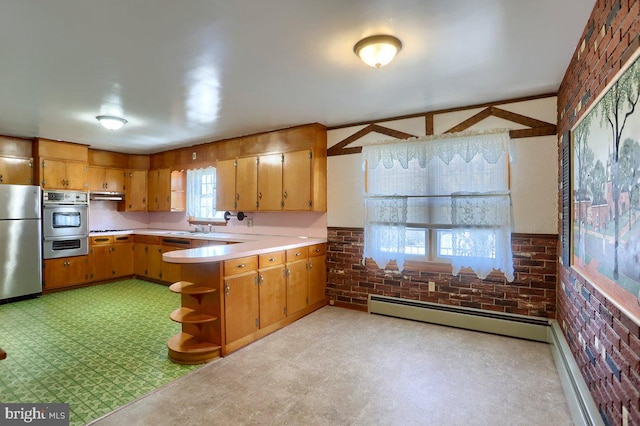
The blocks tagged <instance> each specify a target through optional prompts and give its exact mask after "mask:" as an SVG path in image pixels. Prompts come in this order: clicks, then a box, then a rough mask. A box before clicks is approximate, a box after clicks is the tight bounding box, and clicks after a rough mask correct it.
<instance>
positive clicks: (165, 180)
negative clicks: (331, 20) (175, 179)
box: [157, 169, 171, 212]
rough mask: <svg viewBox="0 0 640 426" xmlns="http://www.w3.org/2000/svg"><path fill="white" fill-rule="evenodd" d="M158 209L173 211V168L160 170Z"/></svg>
mask: <svg viewBox="0 0 640 426" xmlns="http://www.w3.org/2000/svg"><path fill="white" fill-rule="evenodd" d="M157 195H158V210H159V211H163V212H168V211H171V170H169V169H160V170H158V192H157Z"/></svg>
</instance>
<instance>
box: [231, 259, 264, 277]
mask: <svg viewBox="0 0 640 426" xmlns="http://www.w3.org/2000/svg"><path fill="white" fill-rule="evenodd" d="M256 269H258V256H247V257H241V258H238V259H232V260H225V261H224V275H225V276H227V275H234V274H242V273H244V272H249V271H254V270H256Z"/></svg>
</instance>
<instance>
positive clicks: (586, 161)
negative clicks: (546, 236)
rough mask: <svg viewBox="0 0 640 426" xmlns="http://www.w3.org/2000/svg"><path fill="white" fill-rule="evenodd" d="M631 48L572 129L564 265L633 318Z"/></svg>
mask: <svg viewBox="0 0 640 426" xmlns="http://www.w3.org/2000/svg"><path fill="white" fill-rule="evenodd" d="M639 99H640V59H639V58H638V52H636V54H635V55H633V57H632V58H631V59H630V60H629V61H628V63H627V64H626V65H625V67H624V68H623V69H622V70H621V71H620V73H619V74H618V75H617V76H616V78H615V79H614V80H613V82H612V84H611V85H609V86H608V88H607V89H606V90H604V91H603V93H602V94H601V96H600V97H599V99H598V100H597V101H596V102H594V104H593V106H592V108H591V109H590V110H589V111H588V112H587V113H586V114H585V115H584V116H583V117H582V118H581V119H580V121H579V122H578V124H577V125H576V126H575V127H574V128H573V130H572V163H571V170H572V182H571V184H572V189H573V193H572V195H573V197H572V219H571V231H572V248H571V253H572V256H571V258H572V259H571V264H572V267H573V268H574V269H575V270H577V271H578V272H579V273H581V274H582V275H583V276H584V277H585V278H586V279H587V280H589V282H591V283H592V284H593V285H594V286H595V287H596V288H597V289H598V290H599V291H601V292H602V293H603V294H605V295H606V296H607V298H608V299H609V300H611V302H612V303H614V304H615V305H616V306H617V307H618V308H619V309H621V310H622V311H623V312H624V313H625V314H627V316H629V317H631V318H633V319H634V320H635V321H636V322H637V323H638V324H640V303H639V301H640V103H639V102H638V101H639Z"/></svg>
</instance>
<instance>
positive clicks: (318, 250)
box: [309, 243, 327, 257]
mask: <svg viewBox="0 0 640 426" xmlns="http://www.w3.org/2000/svg"><path fill="white" fill-rule="evenodd" d="M326 252H327V245H326V244H324V243H323V244H314V245H312V246H309V257H311V256H322V255H323V254H325V253H326Z"/></svg>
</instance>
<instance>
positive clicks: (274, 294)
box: [258, 265, 287, 328]
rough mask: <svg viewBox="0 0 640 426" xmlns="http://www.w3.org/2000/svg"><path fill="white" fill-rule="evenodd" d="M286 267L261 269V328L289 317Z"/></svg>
mask: <svg viewBox="0 0 640 426" xmlns="http://www.w3.org/2000/svg"><path fill="white" fill-rule="evenodd" d="M284 272H285V269H284V265H280V266H277V267H274V268H268V269H260V271H259V273H260V275H259V280H258V283H259V284H258V287H259V290H260V328H264V327H266V326H268V325H270V324H273V323H274V322H276V321H280V320H281V319H284V318H285V317H286V316H287V310H286V308H287V280H286V278H285V273H284Z"/></svg>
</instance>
